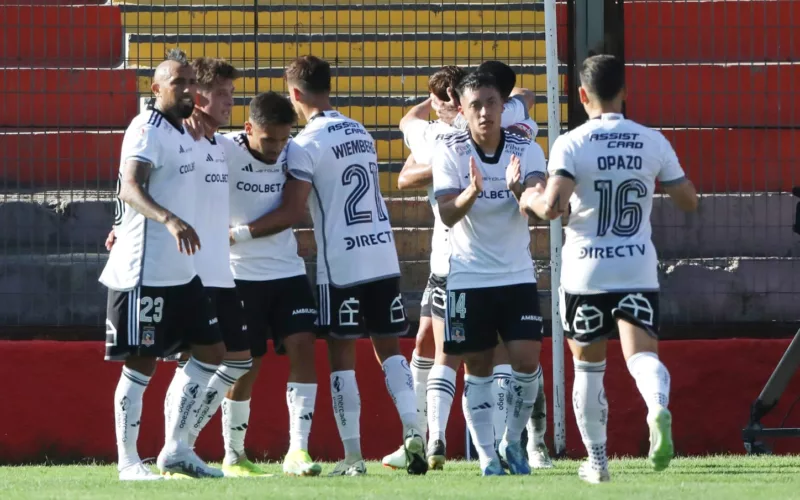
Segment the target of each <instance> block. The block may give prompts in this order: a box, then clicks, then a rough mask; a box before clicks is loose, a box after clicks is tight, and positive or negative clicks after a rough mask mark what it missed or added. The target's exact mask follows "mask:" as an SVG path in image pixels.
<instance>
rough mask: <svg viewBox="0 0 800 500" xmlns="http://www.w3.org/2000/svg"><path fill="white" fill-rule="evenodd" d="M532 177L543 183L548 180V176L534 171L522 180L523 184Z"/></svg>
mask: <svg viewBox="0 0 800 500" xmlns="http://www.w3.org/2000/svg"><path fill="white" fill-rule="evenodd" d="M531 177H538V178H540V179H541V180H543V181H546V180H547V176H546V175H545V174H544V172H540V171H538V170H534V171H533V172H528V174H527V175H526V176H525V178H524V179H522V182H526V181H527V180H528V179H530V178H531Z"/></svg>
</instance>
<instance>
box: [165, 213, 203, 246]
mask: <svg viewBox="0 0 800 500" xmlns="http://www.w3.org/2000/svg"><path fill="white" fill-rule="evenodd" d="M166 226H167V230H168V231H169V233H170V234H171V235H172V236H173V237H174V238H175V241H176V242H177V243H178V251H179V252H180V253H185V254H186V255H194V254H195V253H196V252H197V251H198V250H200V237H199V236H197V232H196V231H195V230H194V228H193V227H192V226H190V225H189V224H187V223H186V222H184V221H183V220H181V219H180V218H179V217H176V216H174V215H171V216H170V217H169V219H167V222H166Z"/></svg>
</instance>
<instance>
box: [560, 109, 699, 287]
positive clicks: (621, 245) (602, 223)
mask: <svg viewBox="0 0 800 500" xmlns="http://www.w3.org/2000/svg"><path fill="white" fill-rule="evenodd" d="M548 169H549V172H550V175H560V176H564V177H569V178H571V179H574V180H575V183H576V185H575V192H574V193H573V195H572V197H571V198H570V200H569V201H570V207H571V214H570V218H569V224H568V225H567V227H566V228H565V232H566V240H565V242H564V248H563V251H562V259H563V260H562V262H563V265H562V268H561V269H562V272H561V287H562V288H563V289H564V290H565V291H566V292H568V293H573V294H597V293H603V292H613V291H640V290H641V291H647V290H658V272H657V271H658V269H657V267H658V258H657V256H656V249H655V247H654V246H653V242H652V241H651V239H650V235H651V227H650V212H651V211H652V208H653V193H654V191H655V184H656V179H658V180H659V181H660V182H661V183H662V185H663V184H673V183H680V182H683V181H684V180H685V176H684V173H683V169H682V168H681V166H680V163H679V162H678V157H677V156H676V155H675V151H674V150H673V149H672V145H671V144H670V143H669V141H668V140H667V139H666V138H665V137H664V136H663V135H662V134H661V133H660V132H658V131H655V130H652V129H650V128H647V127H645V126H643V125H639V124H638V123H636V122H633V121H631V120H626V119H625V118H624V117H623V116H622V115H620V114H612V113H609V114H604V115H602V117H600V118H598V119H594V120H589V121H588V122H586V123H585V124H584V125H581V126H580V127H578V128H576V129H575V130H572V131H571V132H568V133H567V134H564V135H562V136H561V137H559V138H558V139H557V140H556V142H555V143H554V144H553V149H552V151H551V152H550V164H549V165H548Z"/></svg>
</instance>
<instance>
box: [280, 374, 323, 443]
mask: <svg viewBox="0 0 800 500" xmlns="http://www.w3.org/2000/svg"><path fill="white" fill-rule="evenodd" d="M316 401H317V384H298V383H295V382H289V383H288V384H286V406H288V407H289V452H290V453H291V452H293V451H296V450H306V451H308V435H309V434H311V421H312V420H313V419H314V404H315V403H316Z"/></svg>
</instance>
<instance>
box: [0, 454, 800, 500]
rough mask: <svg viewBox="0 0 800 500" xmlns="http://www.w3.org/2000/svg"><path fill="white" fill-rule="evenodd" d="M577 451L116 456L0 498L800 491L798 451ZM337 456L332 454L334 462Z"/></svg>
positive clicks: (778, 494)
mask: <svg viewBox="0 0 800 500" xmlns="http://www.w3.org/2000/svg"><path fill="white" fill-rule="evenodd" d="M578 465H579V462H577V461H557V462H556V467H555V469H552V470H549V471H534V473H533V475H531V476H529V477H516V476H506V477H495V478H483V477H480V476H479V471H478V467H477V463H476V462H470V463H467V462H449V463H448V464H447V466H446V469H445V470H444V471H437V472H430V473H428V475H427V476H422V477H419V476H408V475H407V474H406V473H405V472H399V471H391V470H388V469H384V468H383V467H381V465H380V464H379V463H376V462H370V463H369V464H368V465H367V473H368V475H367V476H365V477H358V478H351V477H337V478H329V477H317V478H291V477H284V476H282V475H280V474H281V468H280V464H275V463H272V464H264V466H265V468H266V469H267V470H268V471H269V472H271V473H274V474H275V476H274V477H269V478H258V479H217V480H185V481H159V482H156V483H146V484H145V483H122V482H120V481H118V480H117V474H116V468H115V467H114V466H113V465H102V466H91V465H77V466H53V467H46V466H25V467H0V498H3V499H6V498H8V499H11V498H76V499H81V500H88V499H100V498H108V499H115V500H121V499H146V500H159V499H170V500H172V499H179V498H186V499H198V498H211V499H217V500H221V499H227V498H231V499H247V498H259V499H264V498H275V499H284V498H299V499H315V498H321V499H326V500H330V499H339V498H342V499H351V498H352V499H356V498H357V499H364V498H376V499H381V500H401V499H414V500H421V499H429V498H430V499H470V500H471V499H478V498H491V499H492V500H497V499H501V498H511V499H520V500H522V499H529V498H541V499H546V500H552V499H558V498H564V499H590V500H601V499H605V498H609V499H611V498H613V499H618V498H657V499H659V500H661V499H669V498H682V499H690V500H711V499H717V498H719V499H725V500H731V499H739V498H741V499H748V500H750V499H755V498H765V499H766V498H768V499H782V498H798V495H800V493H799V492H800V457H768V456H762V457H743V456H726V457H708V458H682V459H676V460H674V461H673V462H672V464H671V465H670V467H669V469H667V470H666V471H665V472H661V473H655V472H653V471H652V469H651V468H650V466H649V464H648V463H647V462H646V461H645V460H641V459H633V460H614V461H612V463H611V467H610V470H611V483H608V484H602V485H597V486H595V485H589V484H585V483H583V482H581V481H580V480H579V479H578V477H577V473H576V471H577V468H578ZM332 468H333V465H332V464H325V465H324V471H323V474H324V473H325V472H328V471H330V470H331V469H332Z"/></svg>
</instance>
